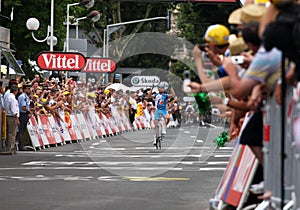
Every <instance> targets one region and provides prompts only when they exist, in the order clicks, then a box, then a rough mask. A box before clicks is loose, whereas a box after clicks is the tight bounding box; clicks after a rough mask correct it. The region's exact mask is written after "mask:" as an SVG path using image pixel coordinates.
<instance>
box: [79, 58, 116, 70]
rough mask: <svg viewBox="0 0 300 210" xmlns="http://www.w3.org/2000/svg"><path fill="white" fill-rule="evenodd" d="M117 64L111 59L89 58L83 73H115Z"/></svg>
mask: <svg viewBox="0 0 300 210" xmlns="http://www.w3.org/2000/svg"><path fill="white" fill-rule="evenodd" d="M116 67H117V64H116V62H115V61H114V60H113V59H111V58H87V61H86V66H85V67H84V69H83V70H82V71H81V72H88V73H113V72H114V71H115V70H116Z"/></svg>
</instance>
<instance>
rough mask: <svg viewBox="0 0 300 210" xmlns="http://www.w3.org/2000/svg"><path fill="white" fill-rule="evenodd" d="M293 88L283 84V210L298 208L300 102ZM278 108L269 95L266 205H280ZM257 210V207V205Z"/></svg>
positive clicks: (265, 141)
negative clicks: (297, 140)
mask: <svg viewBox="0 0 300 210" xmlns="http://www.w3.org/2000/svg"><path fill="white" fill-rule="evenodd" d="M298 96H299V95H298V92H297V90H296V88H294V87H287V94H286V100H285V103H286V106H285V107H286V109H285V116H286V118H285V138H284V150H285V151H284V155H285V160H284V185H283V186H284V191H283V192H284V200H285V203H286V204H285V208H284V209H297V210H298V209H300V146H298V147H297V145H296V139H295V136H294V133H295V131H299V132H300V124H299V126H297V123H296V122H297V118H299V120H300V101H299V99H298ZM281 132H282V129H281V107H280V105H278V104H277V103H276V101H275V98H274V96H273V97H271V98H270V99H269V100H268V101H267V103H266V105H265V107H264V147H263V151H264V192H265V193H266V192H269V191H270V192H271V199H270V200H269V206H272V207H273V208H275V209H280V205H281V197H282V195H281V192H282V191H281V186H282V185H281V175H282V173H281V169H282V166H281V135H280V134H281ZM257 209H259V208H257Z"/></svg>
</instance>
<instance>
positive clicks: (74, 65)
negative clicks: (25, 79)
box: [37, 52, 86, 71]
mask: <svg viewBox="0 0 300 210" xmlns="http://www.w3.org/2000/svg"><path fill="white" fill-rule="evenodd" d="M37 65H38V67H40V68H41V69H43V70H49V71H80V70H81V69H83V68H84V67H85V65H86V58H85V57H84V56H83V55H82V54H81V53H65V52H41V53H40V54H39V55H38V57H37Z"/></svg>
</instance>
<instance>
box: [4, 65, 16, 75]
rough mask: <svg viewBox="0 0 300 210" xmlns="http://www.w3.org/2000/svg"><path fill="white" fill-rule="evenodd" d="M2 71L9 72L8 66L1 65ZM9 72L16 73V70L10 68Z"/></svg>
mask: <svg viewBox="0 0 300 210" xmlns="http://www.w3.org/2000/svg"><path fill="white" fill-rule="evenodd" d="M1 73H3V74H7V66H6V65H1ZM9 74H16V72H15V70H14V69H12V68H9Z"/></svg>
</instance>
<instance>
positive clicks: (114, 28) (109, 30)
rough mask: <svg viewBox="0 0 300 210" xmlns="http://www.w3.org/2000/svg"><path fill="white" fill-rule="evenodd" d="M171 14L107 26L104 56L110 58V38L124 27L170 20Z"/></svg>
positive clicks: (106, 79) (106, 77)
mask: <svg viewBox="0 0 300 210" xmlns="http://www.w3.org/2000/svg"><path fill="white" fill-rule="evenodd" d="M168 19H169V14H168V16H166V17H154V18H146V19H140V20H133V21H127V22H122V23H115V24H110V25H107V26H106V29H104V38H105V39H104V42H103V43H104V44H103V55H105V57H106V58H109V52H108V45H109V38H110V35H111V34H112V33H114V32H116V31H118V30H120V29H121V28H122V27H124V26H125V25H128V24H133V23H140V22H147V21H152V20H168ZM105 82H106V83H108V74H106V76H105Z"/></svg>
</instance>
